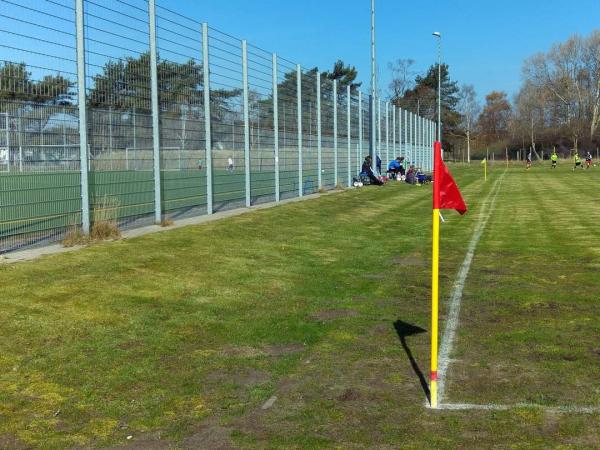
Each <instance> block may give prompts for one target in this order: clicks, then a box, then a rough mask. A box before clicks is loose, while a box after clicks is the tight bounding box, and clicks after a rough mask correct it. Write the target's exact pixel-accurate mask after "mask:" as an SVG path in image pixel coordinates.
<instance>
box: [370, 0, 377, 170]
mask: <svg viewBox="0 0 600 450" xmlns="http://www.w3.org/2000/svg"><path fill="white" fill-rule="evenodd" d="M376 96H377V55H376V53H375V0H371V105H370V110H371V111H370V119H371V132H370V139H369V154H370V155H371V167H372V169H373V172H375V170H376V168H377V149H376V147H377V145H376V138H375V122H376V120H375V115H376V112H375V104H376V102H375V98H376Z"/></svg>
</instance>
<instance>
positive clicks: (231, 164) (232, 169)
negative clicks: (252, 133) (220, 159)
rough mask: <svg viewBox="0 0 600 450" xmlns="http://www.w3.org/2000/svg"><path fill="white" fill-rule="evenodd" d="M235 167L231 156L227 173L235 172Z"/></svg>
mask: <svg viewBox="0 0 600 450" xmlns="http://www.w3.org/2000/svg"><path fill="white" fill-rule="evenodd" d="M234 169H235V168H234V166H233V158H232V157H231V156H230V157H229V158H227V172H229V173H231V172H233V171H234Z"/></svg>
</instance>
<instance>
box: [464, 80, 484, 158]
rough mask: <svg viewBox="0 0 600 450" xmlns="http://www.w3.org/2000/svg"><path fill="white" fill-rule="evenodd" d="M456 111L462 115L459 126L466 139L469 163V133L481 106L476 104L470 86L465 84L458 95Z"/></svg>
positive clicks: (474, 94)
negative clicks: (463, 131)
mask: <svg viewBox="0 0 600 450" xmlns="http://www.w3.org/2000/svg"><path fill="white" fill-rule="evenodd" d="M458 98H459V102H458V111H459V112H460V113H461V115H462V120H461V122H462V123H461V125H462V128H463V129H464V130H465V135H466V138H467V162H468V163H469V164H470V163H471V133H472V132H473V128H474V126H475V121H476V120H477V117H478V116H479V114H480V113H481V105H480V104H479V103H478V102H477V94H476V93H475V88H474V87H473V85H472V84H465V85H463V86H462V87H461V88H460V91H459V93H458Z"/></svg>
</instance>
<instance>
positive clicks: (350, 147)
mask: <svg viewBox="0 0 600 450" xmlns="http://www.w3.org/2000/svg"><path fill="white" fill-rule="evenodd" d="M351 94H352V93H351V91H350V85H348V86H346V96H347V97H348V98H347V100H348V102H347V103H348V105H347V106H348V107H347V108H346V124H347V130H346V143H347V144H348V166H347V167H346V172H347V173H348V177H347V178H348V187H350V186H352V175H351V174H350V172H351V171H350V169H351V167H352V139H350V137H351V135H352V125H351V122H350V114H351V113H352V106H351V104H350V102H351Z"/></svg>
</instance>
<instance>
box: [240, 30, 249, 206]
mask: <svg viewBox="0 0 600 450" xmlns="http://www.w3.org/2000/svg"><path fill="white" fill-rule="evenodd" d="M242 85H243V91H244V99H243V101H244V174H245V192H246V208H250V206H251V198H250V113H249V105H248V102H249V99H248V43H247V42H246V40H245V39H244V40H242Z"/></svg>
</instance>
